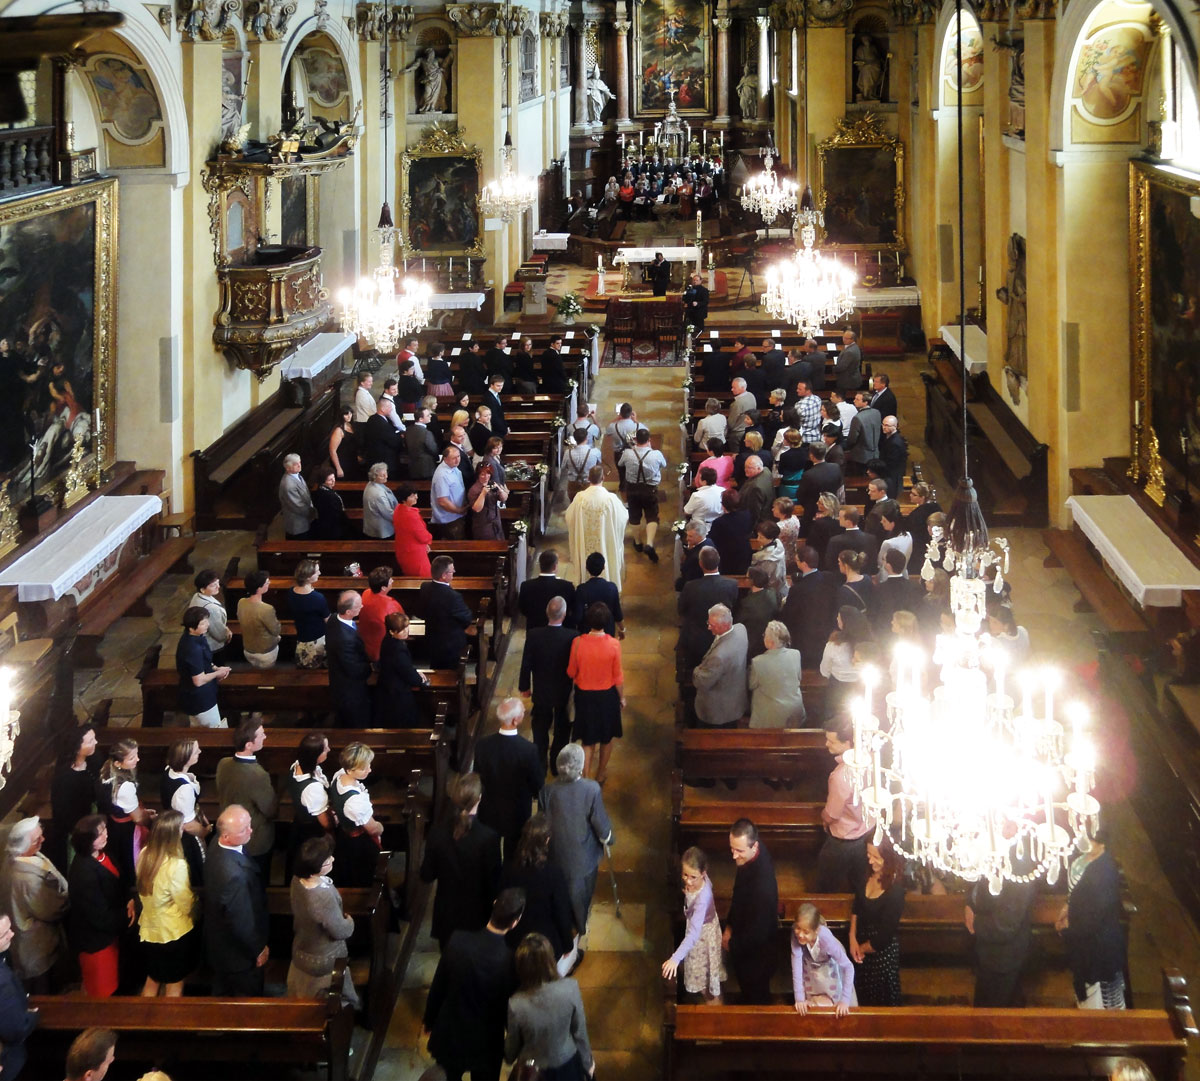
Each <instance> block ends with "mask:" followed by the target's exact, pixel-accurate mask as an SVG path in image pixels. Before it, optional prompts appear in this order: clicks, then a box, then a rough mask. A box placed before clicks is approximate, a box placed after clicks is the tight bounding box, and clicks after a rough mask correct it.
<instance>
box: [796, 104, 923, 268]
mask: <svg viewBox="0 0 1200 1081" xmlns="http://www.w3.org/2000/svg"><path fill="white" fill-rule="evenodd" d="M817 189H818V191H817V205H818V207H820V209H821V210H822V212H823V213H824V215H825V240H824V244H825V245H826V246H827V247H830V248H854V249H862V250H872V251H880V250H883V249H887V250H901V249H903V248H904V219H903V215H904V144H903V143H901V142H900V140H899V139H897V138H896V136H894V135H891V134H889V133H888V132H887V131H886V130H885V129H884V128H883V127H882V125H881V124H880V122H879V121H878V120H877V119H876V118H875V117H873V116H872V115H871V114H869V113H867V114H864V115H863V116H861V117H858V118H857V119H854V120H848V119H845V118H843V119H842V120H839V121H838V128H837V131H835V132H834V134H833V135H832V136H831V137H830V138H828V139H826V140H825V141H824V142H822V143H818V144H817Z"/></svg>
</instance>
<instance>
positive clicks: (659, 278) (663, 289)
mask: <svg viewBox="0 0 1200 1081" xmlns="http://www.w3.org/2000/svg"><path fill="white" fill-rule="evenodd" d="M646 276H647V277H648V278H649V279H650V285H651V287H652V288H653V290H654V295H655V296H656V297H665V296H666V295H667V289H668V287H669V286H670V284H671V264H670V263H668V262H667V260H666V258H665V256H664V255H663V253H662V252H660V251H656V252H655V253H654V262H653V263H651V264H650V265H649V266H648V267H647V268H646Z"/></svg>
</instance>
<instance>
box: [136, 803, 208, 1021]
mask: <svg viewBox="0 0 1200 1081" xmlns="http://www.w3.org/2000/svg"><path fill="white" fill-rule="evenodd" d="M137 891H138V898H139V900H140V901H141V905H142V918H141V921H140V924H139V934H140V935H141V940H142V952H143V955H144V960H145V963H146V973H147V975H146V984H145V986H144V987H143V988H142V994H143V995H144V996H147V997H149V998H154V997H156V996H157V995H158V993H159V990H160V989H162V990H163V991H164V993H165V994H166V995H167V996H168V997H169V998H176V997H178V996H180V995H182V994H183V981H184V979H185V978H186V977H187V976H188V975H189V974H190V973H191V972H192V970H193V969H195V967H196V962H197V959H198V957H199V934H198V929H197V927H196V921H195V918H194V912H195V909H196V895H195V894H194V893H193V892H192V887H191V883H190V881H189V879H188V866H187V860H186V858H185V857H184V854H183V815H181V814H180V813H179V812H178V811H164V812H162V813H161V814H159V816H158V817H157V818H156V819H155V820H154V825H153V827H152V828H151V830H150V840H149V842H148V843H147V845H146V847H145V848H144V849H143V850H142V853H141V855H140V856H139V857H138V863H137Z"/></svg>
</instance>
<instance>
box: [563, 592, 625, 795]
mask: <svg viewBox="0 0 1200 1081" xmlns="http://www.w3.org/2000/svg"><path fill="white" fill-rule="evenodd" d="M611 619H612V613H611V612H610V611H609V608H608V605H607V604H600V603H596V604H593V605H592V606H591V607H590V608H588V610H587V613H586V614H585V616H584V622H585V623H586V624H587V626H588V633H587V634H581V635H580V636H579V637H578V638H576V639H575V641H574V642H572V643H571V660H570V663H569V664H568V665H567V675H568V676H570V677H571V679H573V680H574V681H575V729H574V734H575V738H576V739H577V740H579V742H580V743H582V744H583V775H584V776H585V777H587V776H590V775H591V767H592V760H593V758H594V757H596V747H597V746H599V748H600V754H599V765H598V767H597V769H596V775H595V780H596V781H598V782H599V783H600V784H604V782H605V781H606V780H607V779H608V760H609V758H610V757H611V755H612V741H613V740H614V739H620V738H621V735H622V732H621V709H622V707H623V706H624V705H625V673H624V672H622V671H621V643H620V642H619V641H618V640H617V639H616V638H613V637H611V636H609V635H608V634H605V632H604V628H605V627H606V626H608V623H609V621H610V620H611Z"/></svg>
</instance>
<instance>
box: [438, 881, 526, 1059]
mask: <svg viewBox="0 0 1200 1081" xmlns="http://www.w3.org/2000/svg"><path fill="white" fill-rule="evenodd" d="M524 911H525V891H524V890H520V889H507V890H501V891H500V896H499V897H497V898H496V903H495V905H494V906H493V907H492V915H491V918H490V919H489V920H488V923H487V926H486V927H485V928H484V929H483V930H482V931H455V932H454V934H453V935H451V936H450V941H449V942H448V943H447V944H446V949H445V951H444V952H443V953H442V957H441V960H440V961H438V966H437V971H435V972H434V974H433V983H432V984H431V985H430V988H429V997H428V998H427V999H426V1000H425V1017H424V1020H423V1022H422V1025H423V1028H424V1030H425V1032H426V1033H428V1034H429V1053H430V1054H431V1055H432V1056H433V1058H434V1059H435V1060H436V1061H437V1063H438V1065H439V1066H441V1067H442V1069H443V1070H445V1072H446V1078H447V1081H461V1078H462V1075H463V1074H465V1073H468V1072H469V1073H470V1075H471V1077H472V1079H473V1081H496V1079H498V1078H499V1076H500V1065H501V1062H502V1061H503V1058H504V1026H505V1023H506V1022H507V1020H508V999H509V996H510V995H511V994H512V993H513V992H514V991H515V990H516V989H517V981H516V972H515V970H514V967H513V955H512V951H511V950H510V949H509V948H508V944H507V943H506V942H505V940H504V936H505V935H506V934H507V933H508V932H509V931H511V930H512V929H513V928H514V927H516V925H517V924H518V923H519V922H520V920H521V915H522V913H523V912H524Z"/></svg>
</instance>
